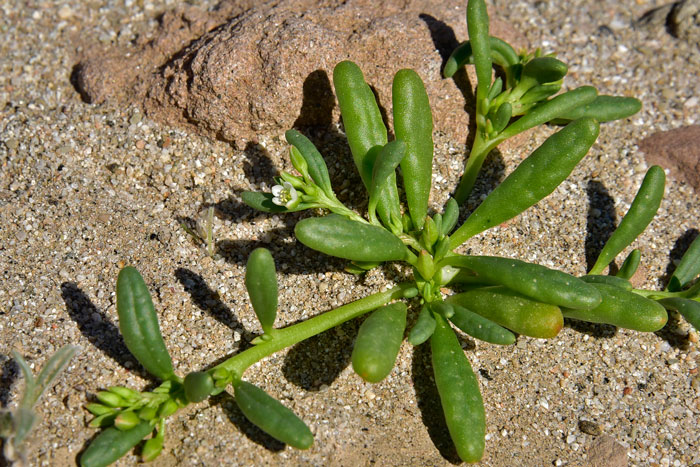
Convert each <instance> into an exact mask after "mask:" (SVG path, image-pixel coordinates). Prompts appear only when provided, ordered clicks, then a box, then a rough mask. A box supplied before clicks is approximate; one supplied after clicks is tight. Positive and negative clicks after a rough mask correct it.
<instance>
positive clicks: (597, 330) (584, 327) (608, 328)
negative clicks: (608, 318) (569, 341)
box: [564, 318, 617, 339]
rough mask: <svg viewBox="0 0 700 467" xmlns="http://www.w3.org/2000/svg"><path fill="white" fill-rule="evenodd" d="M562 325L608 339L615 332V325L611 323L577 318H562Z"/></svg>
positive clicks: (598, 337) (597, 337)
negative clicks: (592, 321) (590, 321)
mask: <svg viewBox="0 0 700 467" xmlns="http://www.w3.org/2000/svg"><path fill="white" fill-rule="evenodd" d="M564 326H565V327H568V328H571V329H573V330H574V331H576V332H580V333H582V334H588V335H589V336H591V337H594V338H596V339H610V338H611V337H614V336H615V334H617V327H616V326H613V325H612V324H602V323H589V322H587V321H579V320H577V319H569V318H564Z"/></svg>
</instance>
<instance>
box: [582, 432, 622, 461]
mask: <svg viewBox="0 0 700 467" xmlns="http://www.w3.org/2000/svg"><path fill="white" fill-rule="evenodd" d="M587 454H588V465H589V466H590V467H626V466H627V448H625V447H624V446H623V445H621V444H620V443H618V442H617V441H615V438H613V437H611V436H608V435H603V436H598V437H597V438H595V439H594V440H593V441H592V442H591V445H590V446H589V447H588V452H587Z"/></svg>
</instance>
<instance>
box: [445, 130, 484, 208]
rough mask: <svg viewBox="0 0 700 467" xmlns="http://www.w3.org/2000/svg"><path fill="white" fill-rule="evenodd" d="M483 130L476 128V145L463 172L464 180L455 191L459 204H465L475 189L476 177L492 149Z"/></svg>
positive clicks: (455, 197)
mask: <svg viewBox="0 0 700 467" xmlns="http://www.w3.org/2000/svg"><path fill="white" fill-rule="evenodd" d="M482 134H483V131H482V130H481V129H480V128H477V129H476V139H474V145H473V146H472V150H471V151H470V152H469V159H467V164H466V166H465V167H464V174H462V180H460V182H459V186H458V187H457V191H456V192H455V195H454V199H455V201H457V203H459V204H463V203H464V202H465V201H466V200H467V198H469V195H470V194H471V192H472V190H473V189H474V183H475V182H476V177H477V175H479V171H480V170H481V166H482V165H483V164H484V159H486V155H487V154H488V153H489V151H490V150H491V147H490V145H489V141H488V139H484V138H483V137H482Z"/></svg>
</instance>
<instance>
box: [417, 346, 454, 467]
mask: <svg viewBox="0 0 700 467" xmlns="http://www.w3.org/2000/svg"><path fill="white" fill-rule="evenodd" d="M411 378H412V380H413V387H414V388H415V390H416V403H417V405H418V409H419V410H420V413H421V419H422V421H423V424H424V425H425V427H426V428H427V429H428V435H429V436H430V439H431V440H432V441H433V444H434V445H435V447H436V448H437V449H438V451H439V452H440V455H441V456H442V457H443V458H445V460H447V461H448V462H450V463H451V464H455V465H457V464H461V463H462V461H461V459H460V458H459V455H458V454H457V449H456V448H455V445H454V443H453V442H452V438H450V432H449V430H448V428H447V423H446V422H445V415H444V413H443V411H442V404H441V403H440V394H438V391H437V386H435V380H434V377H433V363H432V358H431V353H430V344H429V343H424V344H421V345H418V346H416V347H414V348H413V361H412V363H411Z"/></svg>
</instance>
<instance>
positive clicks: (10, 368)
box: [0, 355, 19, 408]
mask: <svg viewBox="0 0 700 467" xmlns="http://www.w3.org/2000/svg"><path fill="white" fill-rule="evenodd" d="M0 360H2V362H3V363H2V376H0V407H3V408H4V407H7V404H9V403H10V396H11V390H12V385H13V384H14V383H15V381H17V379H18V378H19V366H18V365H17V362H15V360H14V359H13V358H12V357H11V356H10V355H0Z"/></svg>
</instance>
